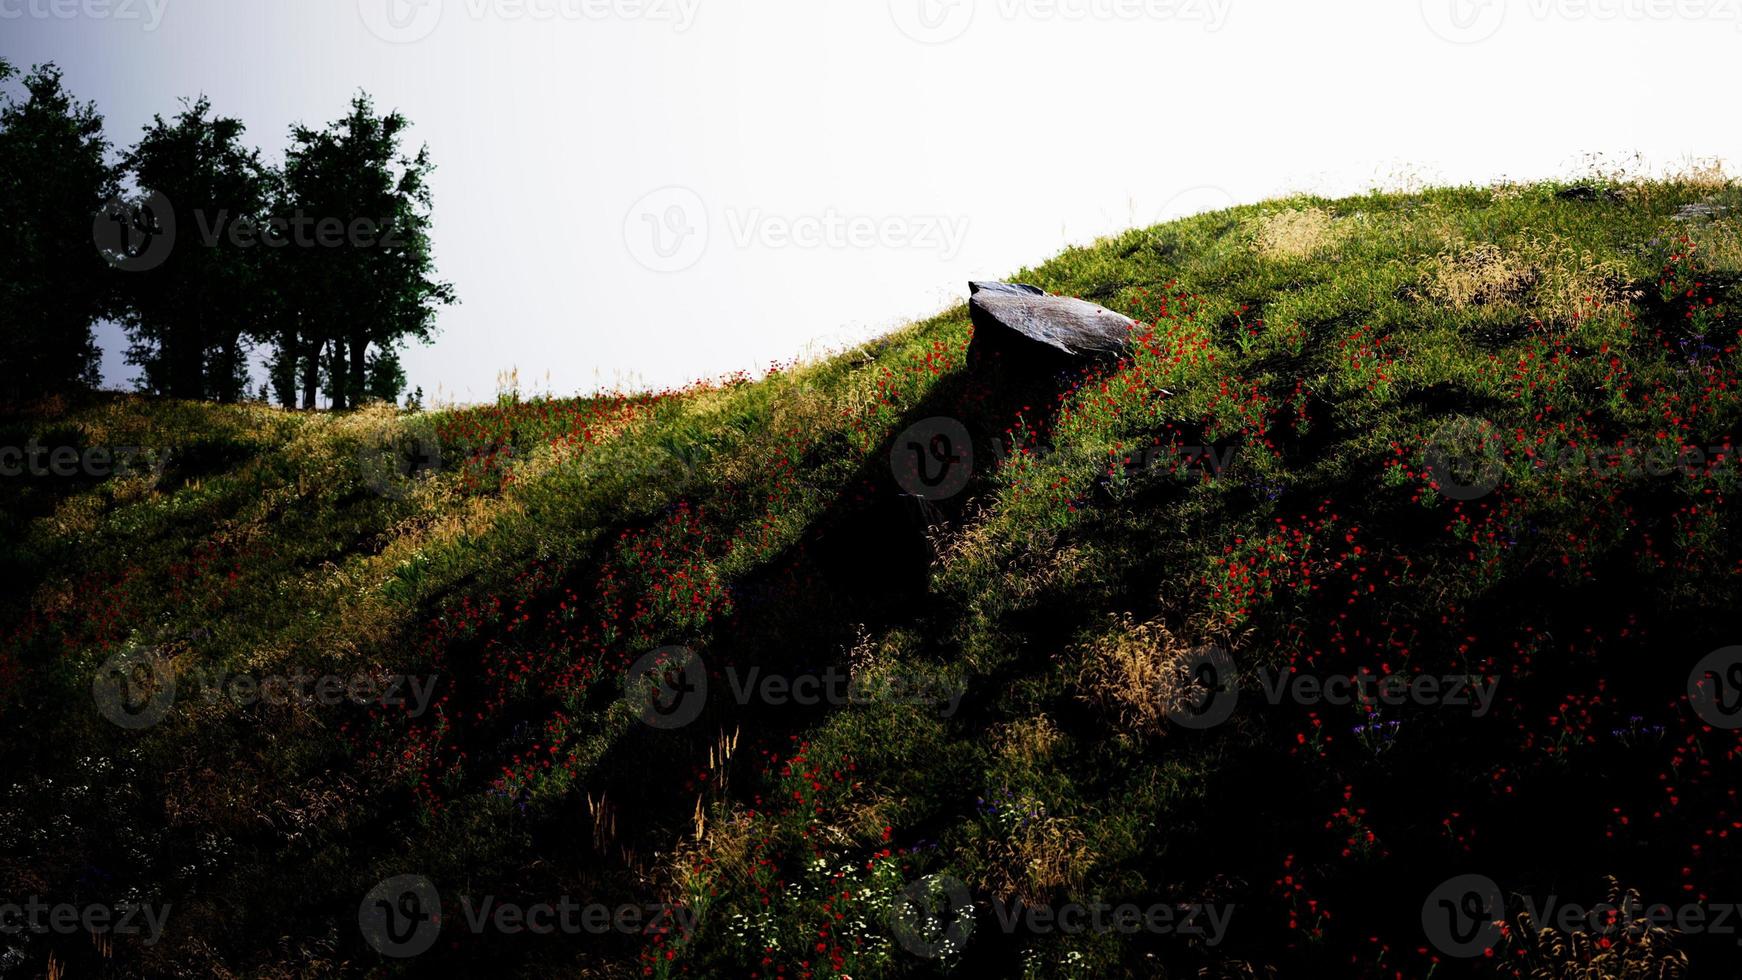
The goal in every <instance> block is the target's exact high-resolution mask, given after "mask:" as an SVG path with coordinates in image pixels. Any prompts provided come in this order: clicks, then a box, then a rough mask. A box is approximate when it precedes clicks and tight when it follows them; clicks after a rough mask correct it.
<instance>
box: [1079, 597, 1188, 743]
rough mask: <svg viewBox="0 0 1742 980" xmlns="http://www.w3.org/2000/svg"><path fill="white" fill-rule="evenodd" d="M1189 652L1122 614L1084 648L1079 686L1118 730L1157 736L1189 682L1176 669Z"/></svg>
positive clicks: (1155, 625) (1156, 625) (1159, 628)
mask: <svg viewBox="0 0 1742 980" xmlns="http://www.w3.org/2000/svg"><path fill="white" fill-rule="evenodd" d="M1192 649H1193V648H1192V647H1191V646H1190V645H1188V644H1186V643H1183V642H1181V641H1180V640H1179V639H1178V638H1177V637H1175V636H1174V634H1173V633H1172V632H1171V631H1169V630H1168V628H1167V627H1166V626H1165V625H1163V624H1161V623H1160V622H1156V621H1150V622H1144V623H1136V622H1133V621H1132V619H1131V617H1130V615H1129V614H1126V615H1122V616H1120V617H1118V618H1116V619H1115V620H1114V621H1113V623H1112V624H1110V628H1109V629H1107V630H1106V631H1105V632H1103V633H1101V634H1100V635H1099V636H1097V637H1096V638H1095V639H1094V640H1092V641H1090V643H1089V644H1088V646H1087V649H1086V650H1085V651H1084V657H1083V667H1082V674H1081V676H1080V678H1079V680H1078V686H1079V688H1080V690H1081V691H1082V692H1083V697H1084V699H1085V700H1087V701H1089V702H1090V703H1092V704H1094V705H1096V706H1098V707H1099V708H1100V709H1101V710H1103V711H1105V712H1106V713H1107V714H1108V715H1109V716H1110V717H1111V718H1113V719H1114V721H1115V723H1117V724H1118V725H1120V726H1121V727H1123V728H1126V729H1127V730H1131V731H1137V732H1145V733H1149V734H1156V733H1159V732H1160V731H1162V730H1163V729H1164V728H1165V727H1166V724H1167V714H1168V711H1169V709H1170V707H1172V706H1174V705H1176V704H1178V703H1179V698H1180V696H1181V694H1182V693H1183V689H1184V687H1185V686H1186V685H1187V684H1189V682H1190V678H1188V677H1187V676H1186V674H1185V672H1184V671H1183V670H1182V669H1181V667H1182V665H1183V664H1184V662H1185V661H1186V660H1187V659H1188V658H1189V657H1190V656H1191V654H1192Z"/></svg>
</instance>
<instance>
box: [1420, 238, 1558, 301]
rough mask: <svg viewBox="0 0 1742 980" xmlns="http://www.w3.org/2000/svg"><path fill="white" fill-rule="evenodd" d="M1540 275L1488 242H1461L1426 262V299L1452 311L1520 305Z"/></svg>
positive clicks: (1523, 260)
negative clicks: (1428, 262)
mask: <svg viewBox="0 0 1742 980" xmlns="http://www.w3.org/2000/svg"><path fill="white" fill-rule="evenodd" d="M1539 277H1540V273H1539V272H1538V271H1537V270H1536V268H1535V267H1534V266H1533V265H1532V264H1531V263H1530V262H1529V261H1528V260H1527V259H1526V258H1525V257H1524V256H1521V255H1517V254H1514V253H1510V252H1508V251H1506V250H1504V249H1502V248H1501V247H1500V246H1498V245H1495V244H1493V243H1491V242H1478V243H1469V242H1462V243H1457V244H1454V245H1452V246H1450V247H1448V248H1447V249H1446V250H1445V251H1443V252H1441V253H1440V254H1439V255H1438V256H1437V257H1435V258H1434V260H1433V262H1432V263H1430V266H1429V271H1428V279H1427V283H1426V286H1425V289H1424V292H1425V293H1426V295H1427V298H1428V299H1429V300H1431V301H1433V302H1436V303H1443V304H1445V305H1447V306H1450V307H1451V308H1452V309H1454V310H1465V309H1469V308H1470V307H1472V306H1491V305H1493V304H1496V303H1512V304H1520V305H1521V304H1522V303H1523V301H1524V298H1525V297H1526V296H1527V295H1528V294H1529V292H1530V290H1531V287H1533V286H1535V285H1536V282H1537V279H1538V278H1539Z"/></svg>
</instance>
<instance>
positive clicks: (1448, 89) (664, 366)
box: [0, 0, 1742, 401]
mask: <svg viewBox="0 0 1742 980" xmlns="http://www.w3.org/2000/svg"><path fill="white" fill-rule="evenodd" d="M1739 4H1742V0H0V56H3V57H5V58H7V59H9V60H11V61H13V62H14V63H15V64H20V65H24V64H29V63H33V62H39V61H48V60H52V61H55V62H58V63H59V64H60V65H61V66H62V67H63V68H64V69H65V71H66V76H67V81H68V83H69V85H70V87H71V88H72V89H73V91H74V92H76V93H77V94H78V95H80V96H81V97H83V98H89V99H94V100H96V101H97V103H98V105H99V107H100V108H101V109H102V111H103V112H104V113H105V115H106V116H107V119H108V127H109V133H110V137H111V139H112V140H114V141H116V142H117V143H121V144H129V143H131V142H132V141H133V140H134V139H135V138H136V136H137V134H138V131H139V128H140V127H141V126H142V125H143V124H145V123H146V122H147V121H148V120H149V119H150V117H151V115H152V114H153V113H158V112H161V113H164V114H165V115H168V114H170V113H172V112H174V111H175V110H176V108H177V102H176V99H177V98H178V97H181V96H191V95H195V94H197V93H201V92H204V93H206V94H207V95H209V96H210V97H211V98H212V101H213V103H214V105H215V107H216V108H217V109H218V110H219V111H220V112H223V113H225V114H228V115H233V116H237V117H239V118H241V119H242V120H244V121H245V122H246V123H247V125H248V127H249V135H250V138H251V139H252V140H253V141H254V142H255V143H256V144H257V145H259V146H260V147H261V148H262V149H263V150H264V151H265V153H266V156H267V157H268V159H270V160H272V161H274V162H276V161H277V160H279V159H280V158H281V155H282V151H283V147H284V144H285V134H286V132H287V130H288V128H289V127H290V126H291V125H292V124H293V123H295V122H299V121H300V122H304V123H309V124H315V125H320V124H324V123H326V122H327V121H329V120H331V119H333V118H335V117H337V116H338V115H340V114H341V113H342V112H343V111H344V109H345V106H346V103H347V101H348V99H349V98H350V97H351V95H352V94H353V93H354V92H356V91H357V90H358V89H363V90H366V91H368V92H369V93H371V94H372V95H374V96H375V97H376V100H377V105H378V107H380V108H397V109H399V110H401V111H402V112H404V113H405V114H406V115H407V116H409V117H410V118H411V120H412V121H413V122H414V123H415V125H416V129H415V136H414V138H415V139H416V140H418V141H422V142H427V143H428V144H429V146H430V148H431V151H432V153H433V156H434V159H435V161H436V163H437V166H438V170H437V173H436V174H435V182H434V191H435V215H436V227H435V241H436V249H437V261H438V264H439V268H440V271H441V274H442V276H443V277H444V278H446V279H448V280H449V281H451V282H453V283H454V285H455V286H456V288H457V289H458V292H459V295H460V299H461V303H462V305H459V306H455V307H450V308H448V309H446V310H445V311H443V312H442V314H441V316H440V321H439V322H440V327H441V336H440V338H439V339H438V341H437V342H436V343H435V345H434V346H431V347H427V348H416V349H413V350H411V351H410V352H408V355H407V358H406V360H407V368H408V370H409V371H410V374H411V377H412V381H413V383H414V384H417V385H421V386H422V387H423V388H424V389H425V392H426V394H428V395H430V396H435V395H436V393H437V391H438V389H439V391H440V392H441V394H442V396H443V397H444V398H445V399H452V400H458V401H480V400H486V399H489V398H491V397H493V395H494V393H495V391H496V376H497V373H498V371H501V370H504V369H508V368H514V367H518V368H519V370H520V373H521V378H522V382H523V384H524V385H525V386H526V387H527V388H528V389H530V390H544V389H545V388H546V382H545V377H546V375H547V374H548V377H549V381H548V387H549V389H550V390H553V391H555V392H557V393H559V394H568V393H574V392H577V391H591V390H593V389H595V388H597V387H599V386H601V385H603V386H610V385H612V384H614V383H617V382H620V381H621V382H627V383H634V384H642V385H650V386H663V385H675V384H681V383H683V382H684V381H687V380H689V379H692V378H695V377H699V376H712V375H717V374H721V373H724V372H728V371H732V370H736V369H740V368H743V369H748V370H751V371H757V370H760V369H761V368H762V367H764V366H765V365H767V364H768V363H769V362H770V361H774V360H784V359H786V358H789V357H791V356H793V355H795V354H798V353H800V352H802V351H804V350H806V348H807V345H812V344H815V345H817V347H818V348H821V347H829V346H838V345H841V344H844V343H847V342H850V341H853V340H857V339H862V338H864V337H867V336H870V335H873V334H875V333H878V332H881V331H884V330H887V329H889V328H891V327H894V326H896V325H899V324H901V323H903V322H906V321H907V320H910V319H913V318H916V317H919V316H923V315H926V314H929V313H932V312H935V311H937V310H940V309H942V308H944V307H947V306H949V305H951V304H952V303H954V302H957V301H959V300H960V299H961V298H962V297H963V296H964V294H965V292H966V282H967V281H968V280H969V279H970V278H985V277H1000V276H1004V275H1007V274H1009V273H1011V272H1013V271H1014V270H1016V269H1018V268H1020V267H1022V266H1024V265H1029V264H1035V263H1038V262H1040V261H1042V260H1044V259H1046V258H1047V257H1049V256H1051V255H1053V254H1055V253H1056V252H1057V251H1059V250H1060V249H1061V248H1063V247H1064V246H1066V245H1069V244H1075V243H1083V242H1087V241H1091V240H1093V239H1094V238H1096V237H1098V236H1101V235H1103V234H1107V233H1109V232H1113V231H1117V230H1120V229H1122V228H1126V227H1129V226H1131V225H1134V224H1148V223H1151V222H1153V221H1156V220H1160V219H1163V218H1167V217H1172V216H1176V215H1178V214H1181V213H1188V212H1193V211H1200V210H1205V209H1208V208H1213V207H1219V206H1222V205H1225V204H1227V203H1230V202H1236V201H1237V202H1247V201H1253V200H1257V199H1261V198H1264V197H1269V196H1273V195H1277V194H1280V193H1285V192H1290V191H1301V190H1310V191H1318V192H1321V193H1327V194H1330V193H1335V194H1344V193H1357V192H1361V191H1364V190H1366V189H1368V188H1369V187H1372V186H1374V185H1376V184H1386V185H1389V184H1393V183H1395V180H1394V178H1393V176H1392V175H1394V174H1397V173H1399V172H1404V173H1409V174H1413V175H1416V176H1418V177H1421V178H1425V179H1428V180H1430V181H1434V182H1456V183H1462V182H1486V181H1488V180H1490V179H1492V178H1495V177H1499V176H1503V175H1504V176H1510V177H1513V178H1524V177H1536V176H1551V175H1561V174H1568V173H1571V172H1574V171H1576V170H1578V169H1580V168H1581V166H1582V162H1583V159H1584V156H1585V154H1587V153H1589V152H1603V153H1606V154H1608V155H1610V156H1612V157H1613V156H1618V155H1624V154H1627V153H1631V152H1634V151H1637V152H1640V153H1643V154H1644V155H1645V158H1646V159H1647V160H1648V161H1649V163H1650V164H1651V165H1653V167H1654V168H1655V167H1662V166H1669V165H1673V164H1675V163H1677V162H1678V161H1682V160H1684V159H1686V158H1688V157H1704V156H1721V157H1724V158H1726V159H1728V160H1732V161H1734V160H1737V159H1742V153H1739V152H1738V149H1739V147H1738V144H1739V143H1742V130H1738V129H1737V128H1736V127H1735V125H1734V122H1735V112H1734V105H1733V98H1732V97H1733V94H1734V89H1735V82H1736V73H1735V64H1736V62H1735V56H1736V52H1737V50H1738V46H1739V44H1742V14H1739V13H1738V10H1739ZM656 231H657V232H658V233H659V236H660V237H659V238H658V239H656V238H655V232H656ZM103 336H104V340H105V344H106V347H107V351H108V356H107V358H106V374H107V379H108V381H109V382H110V383H111V384H116V385H119V384H122V383H124V382H126V381H127V380H128V379H129V378H131V376H132V374H133V371H132V369H130V368H129V367H127V366H126V365H125V364H123V363H122V361H121V357H120V347H121V344H120V341H119V338H118V337H116V336H115V335H114V333H113V332H111V331H105V332H104V335H103Z"/></svg>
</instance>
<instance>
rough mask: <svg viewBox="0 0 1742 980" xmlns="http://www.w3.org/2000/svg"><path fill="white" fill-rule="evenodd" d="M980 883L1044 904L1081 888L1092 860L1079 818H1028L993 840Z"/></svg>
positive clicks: (1002, 895)
mask: <svg viewBox="0 0 1742 980" xmlns="http://www.w3.org/2000/svg"><path fill="white" fill-rule="evenodd" d="M986 850H987V852H988V853H987V854H986V862H985V867H986V871H985V872H984V874H983V876H982V878H981V880H980V881H979V883H978V884H979V886H980V887H981V888H982V889H984V890H985V891H986V892H987V893H988V894H991V895H993V896H994V897H996V898H997V899H998V900H1000V901H1009V900H1011V899H1015V900H1016V901H1018V902H1021V903H1023V904H1025V905H1030V906H1041V905H1046V904H1048V903H1049V902H1051V901H1052V899H1053V896H1055V895H1057V894H1058V893H1060V892H1066V893H1068V892H1070V891H1072V890H1073V889H1076V888H1078V887H1080V886H1081V884H1082V881H1083V878H1084V877H1085V876H1086V875H1087V874H1088V872H1089V869H1090V867H1091V866H1092V865H1093V864H1094V860H1095V855H1094V851H1093V850H1092V849H1091V848H1090V847H1089V842H1088V837H1087V836H1086V835H1085V834H1084V833H1083V832H1082V830H1081V829H1080V828H1078V827H1077V826H1076V823H1075V821H1073V820H1070V819H1068V818H1065V817H1056V816H1053V815H1051V814H1040V815H1038V816H1034V817H1032V818H1031V819H1028V820H1026V821H1024V822H1022V823H1021V824H1019V825H1018V826H1016V827H1015V828H1013V829H1012V830H1010V831H1009V833H1008V834H1007V835H1006V836H1002V837H994V838H990V839H989V840H988V841H987V846H986Z"/></svg>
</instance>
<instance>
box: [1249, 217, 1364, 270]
mask: <svg viewBox="0 0 1742 980" xmlns="http://www.w3.org/2000/svg"><path fill="white" fill-rule="evenodd" d="M1341 238H1342V232H1341V230H1340V229H1339V228H1337V226H1336V219H1335V218H1334V217H1333V216H1332V214H1331V212H1329V211H1327V210H1325V209H1324V208H1317V207H1308V208H1291V209H1289V210H1287V211H1278V212H1276V213H1275V214H1269V215H1265V216H1264V217H1262V218H1260V219H1258V220H1257V221H1256V222H1255V227H1254V228H1253V231H1252V248H1253V250H1254V251H1256V252H1258V253H1259V254H1260V255H1262V256H1264V257H1265V258H1267V259H1304V258H1309V257H1311V256H1313V255H1317V254H1319V253H1320V252H1323V251H1325V250H1326V249H1328V248H1330V247H1331V246H1332V245H1335V244H1336V243H1337V242H1338V241H1340V240H1341Z"/></svg>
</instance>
